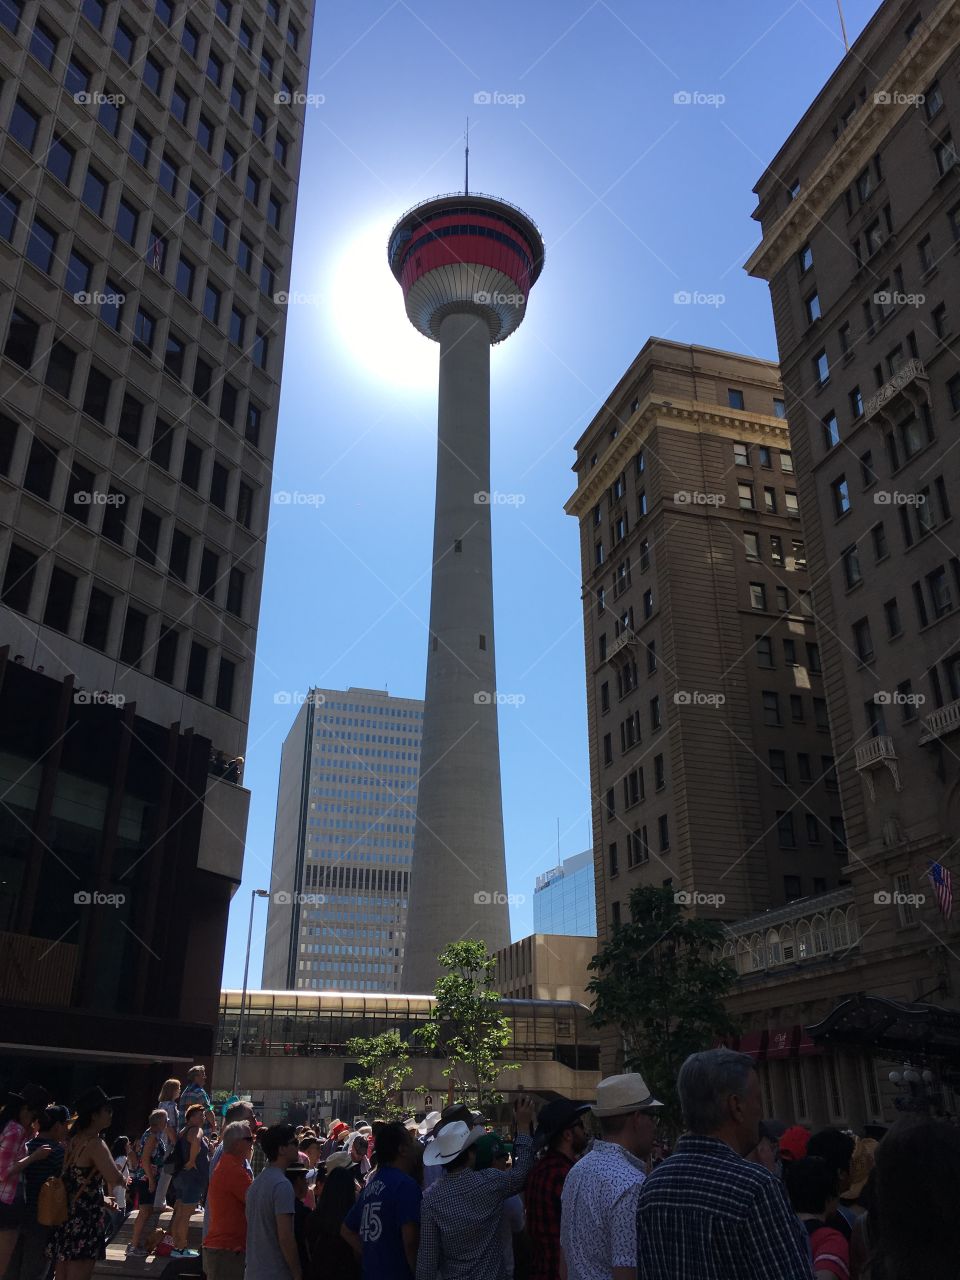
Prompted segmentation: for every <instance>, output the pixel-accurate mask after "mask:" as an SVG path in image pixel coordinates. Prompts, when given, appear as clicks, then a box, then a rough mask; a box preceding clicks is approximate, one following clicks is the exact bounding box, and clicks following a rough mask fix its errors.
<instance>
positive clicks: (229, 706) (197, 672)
mask: <svg viewBox="0 0 960 1280" xmlns="http://www.w3.org/2000/svg"><path fill="white" fill-rule="evenodd" d="M38 563H39V557H38V556H36V555H34V553H33V552H32V551H29V550H27V548H25V547H21V546H18V545H17V544H16V543H13V544H11V547H10V554H9V556H8V557H7V566H6V571H5V573H4V577H3V585H2V587H0V602H2V603H3V604H5V605H7V606H8V607H9V608H11V609H16V610H17V611H18V612H20V613H26V612H27V611H28V608H29V603H30V597H31V595H32V594H33V586H34V580H35V577H36V570H37V565H38ZM79 581H80V579H79V578H78V577H77V576H76V575H75V574H72V573H70V572H69V571H68V570H67V569H65V568H63V567H62V566H60V565H55V566H54V567H53V569H52V571H51V574H50V582H49V587H48V590H47V598H46V602H45V604H44V607H43V611H42V614H41V621H42V622H43V624H44V625H45V626H49V627H54V628H55V629H56V630H58V631H62V632H64V634H68V633H69V632H70V631H71V630H72V626H71V623H72V618H73V614H74V606H75V602H76V598H77V586H78V584H79ZM117 604H118V601H117V598H116V597H115V596H113V595H111V594H110V592H109V591H106V590H103V589H102V588H100V587H97V586H91V588H90V593H89V597H88V599H87V603H86V609H85V613H84V617H83V620H82V625H80V626H79V628H78V631H77V638H78V639H82V641H83V643H84V644H86V645H89V646H90V647H91V648H93V649H98V650H100V651H101V652H104V653H105V652H106V651H107V647H108V644H109V642H110V632H111V624H112V622H113V617H114V608H115V606H116V605H117ZM149 621H150V619H149V616H148V614H146V613H144V612H143V610H141V609H138V608H136V607H135V606H134V605H132V604H128V605H127V609H126V613H125V615H124V619H123V625H122V630H121V633H120V642H119V647H118V650H117V657H118V658H119V660H120V661H121V662H123V663H125V664H126V665H127V666H131V667H135V668H137V669H138V670H142V671H150V673H151V674H152V675H153V676H154V678H155V679H157V680H161V681H163V682H164V683H165V684H174V683H175V681H176V682H178V683H180V682H182V688H183V690H184V692H185V693H188V694H189V695H190V696H191V697H194V698H201V699H202V698H208V699H210V700H211V701H212V702H213V704H214V706H216V707H218V708H219V709H220V710H221V711H228V712H229V711H232V710H233V704H234V695H235V691H236V677H237V669H238V667H239V665H240V664H239V662H237V661H236V660H234V659H231V658H227V657H226V656H223V655H221V656H220V659H219V662H218V664H217V667H216V680H215V686H214V688H213V689H212V690H211V689H210V688H209V683H210V673H211V671H212V664H211V662H210V657H211V653H212V650H211V648H210V647H208V646H207V645H203V644H201V643H200V642H199V641H197V640H193V641H191V642H190V645H189V650H188V651H187V650H186V641H187V636H186V635H185V634H184V633H183V632H181V631H178V630H177V627H176V624H175V623H173V622H169V623H167V622H161V624H160V630H159V633H158V636H157V639H156V640H155V641H154V642H153V643H152V644H149V645H148V643H147V629H148V625H149ZM181 642H183V643H181ZM184 652H185V653H186V657H185V659H181V657H180V655H181V654H182V653H184ZM211 693H212V698H211Z"/></svg>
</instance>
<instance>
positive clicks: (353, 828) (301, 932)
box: [263, 688, 423, 992]
mask: <svg viewBox="0 0 960 1280" xmlns="http://www.w3.org/2000/svg"><path fill="white" fill-rule="evenodd" d="M422 731H423V703H422V702H421V701H419V699H416V698H393V697H391V696H390V695H389V694H387V693H382V692H379V691H378V690H376V689H355V688H349V689H346V690H344V689H311V691H310V693H309V694H308V696H307V697H306V699H305V700H304V702H303V704H302V705H301V707H300V710H299V711H298V712H297V718H296V720H295V721H294V723H293V727H292V729H291V730H290V732H289V733H288V734H287V737H286V739H285V741H284V744H283V754H282V756H281V760H280V786H279V791H278V795H277V825H276V830H275V834H274V841H273V867H272V871H271V876H270V887H271V894H270V905H269V909H268V913H267V934H266V942H265V945H264V954H263V985H264V987H265V988H267V989H268V990H290V991H292V990H308V991H380V992H390V991H397V990H399V984H400V969H401V965H402V963H403V946H404V932H405V929H406V918H407V901H408V895H409V891H410V870H411V866H412V863H413V854H414V822H415V815H416V806H417V777H418V774H419V769H420V739H421V734H422Z"/></svg>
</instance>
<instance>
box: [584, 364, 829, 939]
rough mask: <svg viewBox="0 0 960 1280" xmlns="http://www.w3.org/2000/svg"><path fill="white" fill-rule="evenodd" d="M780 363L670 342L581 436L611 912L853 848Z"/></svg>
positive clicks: (779, 900) (601, 881)
mask: <svg viewBox="0 0 960 1280" xmlns="http://www.w3.org/2000/svg"><path fill="white" fill-rule="evenodd" d="M788 446H789V439H788V434H787V428H786V423H785V422H784V420H783V400H782V392H781V389H780V381H779V375H778V372H777V369H776V366H775V365H771V364H768V363H766V362H763V361H759V360H753V359H748V358H746V357H743V356H737V355H732V354H729V353H726V352H720V351H713V350H709V349H707V348H704V347H688V346H682V345H680V344H677V343H672V342H664V341H661V340H659V339H651V340H650V341H649V342H648V343H647V345H646V346H645V347H644V348H643V350H642V351H641V352H640V354H639V356H638V357H637V359H636V360H635V361H634V363H633V364H632V365H631V367H630V369H629V370H628V371H627V373H626V374H625V375H624V377H623V378H622V379H621V381H620V383H619V384H618V385H617V387H616V388H615V390H614V392H613V394H612V395H611V396H610V397H609V398H608V400H607V402H606V404H605V405H604V406H603V408H602V409H601V411H600V412H599V413H598V414H597V416H596V417H595V418H594V420H593V422H592V423H591V424H590V427H589V428H588V429H587V431H586V432H585V433H584V435H583V436H582V438H581V439H580V441H579V442H578V444H577V466H576V471H577V477H578V486H577V491H576V493H575V494H574V495H573V497H572V498H571V499H570V501H569V502H568V504H567V511H568V512H569V513H570V514H572V515H575V516H577V518H578V519H579V520H580V530H581V562H582V566H583V584H584V588H583V591H584V595H583V598H584V635H585V646H586V666H587V700H588V716H589V729H590V759H591V776H592V778H593V779H594V799H593V829H594V849H595V850H596V851H597V853H596V869H597V916H598V930H599V933H600V936H601V939H602V937H603V936H604V935H605V934H606V933H607V932H608V931H609V929H610V928H611V927H612V926H613V925H615V924H616V922H617V920H618V919H619V918H620V913H621V911H625V910H626V904H627V899H628V898H629V894H630V891H631V890H632V889H633V888H634V886H636V885H638V884H661V883H663V884H671V885H673V886H674V888H675V889H676V890H677V891H678V892H679V891H683V892H686V893H689V894H691V895H693V897H692V899H691V905H693V906H694V907H695V909H696V910H698V911H699V912H704V913H709V914H711V915H713V914H715V913H716V914H719V916H720V918H721V919H724V920H736V919H738V918H740V917H742V916H747V915H751V914H753V913H756V912H759V911H763V910H765V909H767V908H768V907H771V906H780V905H782V904H783V903H785V902H788V901H790V900H793V899H797V898H800V897H801V896H804V895H807V894H812V893H822V892H826V891H827V890H830V889H834V888H836V887H837V885H838V884H839V882H840V875H841V869H842V867H843V864H844V862H845V856H844V840H843V827H842V822H841V818H840V805H839V800H838V797H837V794H836V782H835V776H834V772H833V759H832V755H831V749H830V737H829V729H828V724H827V715H826V704H825V701H824V697H823V690H822V687H821V685H822V676H821V674H820V656H819V650H818V647H817V642H816V638H815V635H814V630H813V624H812V620H811V607H810V602H809V580H808V575H807V567H806V550H805V545H804V541H803V536H802V533H801V530H800V521H799V515H798V498H797V489H796V476H795V473H794V464H793V456H792V453H791V451H790V449H789V447H788Z"/></svg>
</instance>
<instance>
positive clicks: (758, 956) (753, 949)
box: [750, 933, 767, 970]
mask: <svg viewBox="0 0 960 1280" xmlns="http://www.w3.org/2000/svg"><path fill="white" fill-rule="evenodd" d="M766 967H767V958H766V955H765V954H764V947H763V940H762V938H761V937H760V935H759V933H755V934H754V935H753V937H752V938H751V939H750V968H751V969H753V970H757V969H765V968H766Z"/></svg>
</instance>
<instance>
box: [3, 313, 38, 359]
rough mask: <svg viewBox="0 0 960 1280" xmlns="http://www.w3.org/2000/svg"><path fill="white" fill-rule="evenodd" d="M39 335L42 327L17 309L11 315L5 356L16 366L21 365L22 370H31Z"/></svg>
mask: <svg viewBox="0 0 960 1280" xmlns="http://www.w3.org/2000/svg"><path fill="white" fill-rule="evenodd" d="M39 333H40V326H39V325H38V324H37V323H36V321H34V320H31V319H30V317H29V316H27V315H25V314H24V313H23V312H22V311H18V310H16V308H15V309H14V310H13V311H12V312H11V314H10V327H9V329H8V330H7V341H6V344H5V345H4V348H3V354H4V355H5V356H6V357H7V358H8V359H9V360H12V361H13V362H14V364H18V365H20V367H21V368H22V369H29V368H30V366H31V365H32V364H33V353H34V350H35V349H36V345H37V337H38V335H39Z"/></svg>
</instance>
